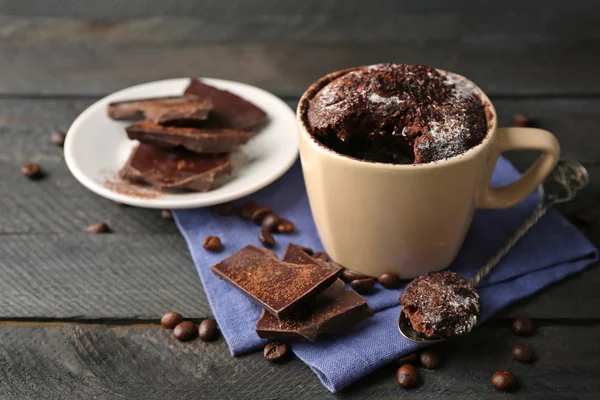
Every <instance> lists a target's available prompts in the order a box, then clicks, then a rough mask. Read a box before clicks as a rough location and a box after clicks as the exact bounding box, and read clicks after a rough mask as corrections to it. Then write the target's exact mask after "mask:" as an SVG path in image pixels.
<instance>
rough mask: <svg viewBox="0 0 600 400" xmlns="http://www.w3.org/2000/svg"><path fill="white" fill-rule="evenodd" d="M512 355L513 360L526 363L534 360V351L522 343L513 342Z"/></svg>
mask: <svg viewBox="0 0 600 400" xmlns="http://www.w3.org/2000/svg"><path fill="white" fill-rule="evenodd" d="M512 356H513V358H514V359H515V360H517V361H519V362H522V363H525V364H528V363H530V362H533V361H534V360H535V351H534V350H533V349H532V348H531V347H529V346H526V345H524V344H515V345H514V346H513V348H512Z"/></svg>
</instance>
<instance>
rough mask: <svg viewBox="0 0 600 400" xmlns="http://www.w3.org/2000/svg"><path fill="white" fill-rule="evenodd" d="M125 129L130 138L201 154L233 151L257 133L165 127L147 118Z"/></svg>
mask: <svg viewBox="0 0 600 400" xmlns="http://www.w3.org/2000/svg"><path fill="white" fill-rule="evenodd" d="M125 130H126V131H127V136H129V139H134V140H139V141H140V142H142V143H146V144H150V145H153V146H159V147H165V148H171V147H178V146H183V147H185V148H186V149H188V150H190V151H193V152H195V153H202V154H219V153H230V152H232V151H235V150H237V148H238V147H239V146H240V145H241V144H244V143H246V142H247V141H248V140H250V138H252V137H254V136H255V135H256V133H254V132H248V131H243V130H235V129H218V128H217V129H213V128H210V129H205V128H194V127H181V126H163V125H159V124H157V123H154V122H152V121H150V120H147V119H146V120H143V121H139V122H136V123H135V124H133V125H130V126H128V127H127V128H125Z"/></svg>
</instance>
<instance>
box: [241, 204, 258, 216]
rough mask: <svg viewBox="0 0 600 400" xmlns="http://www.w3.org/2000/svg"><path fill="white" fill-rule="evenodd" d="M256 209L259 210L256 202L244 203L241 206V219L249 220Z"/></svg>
mask: <svg viewBox="0 0 600 400" xmlns="http://www.w3.org/2000/svg"><path fill="white" fill-rule="evenodd" d="M258 208H260V206H259V205H258V204H256V202H254V201H249V202H247V203H245V204H244V205H243V206H242V217H244V218H246V219H251V218H252V214H254V212H255V211H256V210H257V209H258Z"/></svg>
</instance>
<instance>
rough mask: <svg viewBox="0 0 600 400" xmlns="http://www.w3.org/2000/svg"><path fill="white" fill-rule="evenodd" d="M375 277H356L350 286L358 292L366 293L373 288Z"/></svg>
mask: <svg viewBox="0 0 600 400" xmlns="http://www.w3.org/2000/svg"><path fill="white" fill-rule="evenodd" d="M373 286H375V278H365V279H356V280H353V281H352V282H350V287H352V289H354V290H355V291H357V292H358V293H365V292H368V291H369V290H371V289H373Z"/></svg>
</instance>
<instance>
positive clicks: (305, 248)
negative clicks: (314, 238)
mask: <svg viewBox="0 0 600 400" xmlns="http://www.w3.org/2000/svg"><path fill="white" fill-rule="evenodd" d="M298 247H300V248H301V249H302V250H304V252H305V253H306V254H308V255H309V256H312V255H313V254H314V253H315V252H314V251H313V249H311V248H310V247H304V246H299V245H298Z"/></svg>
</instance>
